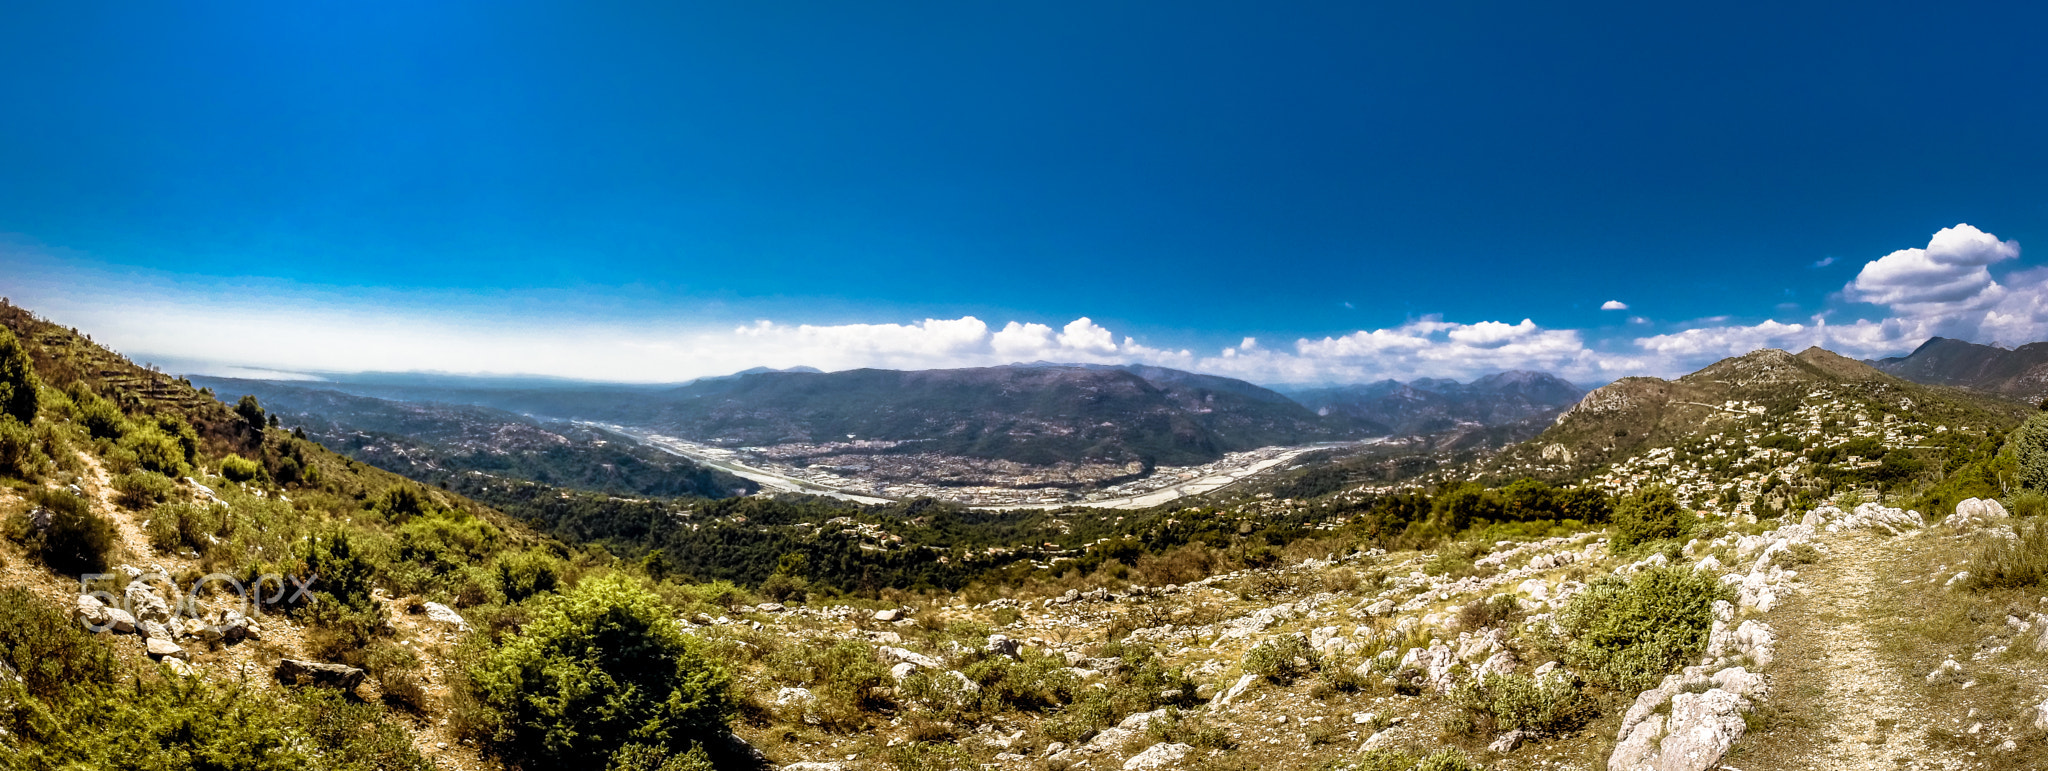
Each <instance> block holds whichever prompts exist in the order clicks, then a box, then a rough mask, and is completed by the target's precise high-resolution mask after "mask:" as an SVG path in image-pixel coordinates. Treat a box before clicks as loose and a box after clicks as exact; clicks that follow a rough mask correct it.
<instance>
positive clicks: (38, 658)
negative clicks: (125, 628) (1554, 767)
mask: <svg viewBox="0 0 2048 771" xmlns="http://www.w3.org/2000/svg"><path fill="white" fill-rule="evenodd" d="M0 662H4V663H6V664H7V665H8V666H9V667H12V668H13V670H14V671H15V672H16V673H17V674H19V675H20V676H21V682H22V686H23V687H24V688H26V689H27V690H28V693H29V695H31V696H35V697H38V698H43V699H51V698H56V697H59V696H61V695H63V694H65V693H68V692H70V691H73V690H76V689H78V688H81V687H93V686H96V685H98V684H101V683H106V682H110V681H112V680H113V677H114V667H115V660H114V654H113V651H111V650H109V649H108V648H107V646H105V645H103V644H101V643H100V641H98V640H96V639H94V638H93V636H92V635H90V634H87V633H86V631H85V629H84V628H83V627H80V626H79V625H78V624H77V623H74V622H73V621H72V620H71V618H70V617H69V616H67V615H65V614H64V613H63V612H62V611H59V610H57V609H56V608H54V607H51V606H50V605H49V604H48V603H46V602H44V601H43V600H42V599H40V598H38V597H36V596H35V595H33V594H30V593H29V592H28V590H26V589H20V588H12V587H10V588H7V589H0Z"/></svg>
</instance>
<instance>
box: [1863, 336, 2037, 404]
mask: <svg viewBox="0 0 2048 771" xmlns="http://www.w3.org/2000/svg"><path fill="white" fill-rule="evenodd" d="M1867 363H1868V364H1870V366H1872V367H1875V368H1877V369H1878V370H1879V371H1882V372H1885V373H1887V374H1891V375H1895V376H1898V377H1902V378H1905V379H1907V380H1911V381H1913V382H1915V383H1926V384H1929V385H1948V386H1961V387H1963V388H1970V389H1975V390H1979V391H1987V392H1990V393H1996V394H2003V395H2005V396H2010V397H2014V398H2019V399H2025V400H2029V401H2032V400H2035V399H2039V398H2041V397H2043V396H2048V343H2027V344H2025V345H2021V346H2019V347H2017V348H2013V349H2010V350H2008V349H2005V348H2000V347H1997V346H1992V345H1983V344H1980V343H1972V342H1969V341H1967V340H1956V339H1954V338H1947V337H1930V338H1928V339H1927V342H1924V343H1921V344H1920V347H1918V348H1915V349H1913V352H1912V353H1910V354H1907V355H1905V356H1895V357H1892V358H1888V359H1879V360H1877V361H1872V362H1867Z"/></svg>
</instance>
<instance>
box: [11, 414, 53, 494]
mask: <svg viewBox="0 0 2048 771" xmlns="http://www.w3.org/2000/svg"><path fill="white" fill-rule="evenodd" d="M37 445H38V443H37V441H36V432H35V431H33V430H30V429H29V427H28V426H25V425H22V424H21V423H20V422H17V421H16V420H15V419H14V418H11V417H7V416H4V415H0V475H5V476H10V477H15V478H17V479H35V478H37V477H40V476H42V475H43V472H44V470H45V468H46V467H48V465H49V463H50V459H49V457H48V456H45V455H44V454H43V449H42V448H41V447H39V446H37Z"/></svg>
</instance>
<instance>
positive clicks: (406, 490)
mask: <svg viewBox="0 0 2048 771" xmlns="http://www.w3.org/2000/svg"><path fill="white" fill-rule="evenodd" d="M370 509H371V510H372V511H375V512H377V513H379V514H382V515H384V519H385V520H387V521H390V522H391V523H392V524H398V525H402V524H405V523H407V522H411V521H412V520H413V519H415V518H418V517H425V516H429V515H433V514H438V513H440V511H441V505H440V504H439V503H437V502H435V501H434V499H433V497H432V496H430V495H428V494H426V493H424V492H421V491H420V489H419V488H418V487H417V486H414V485H409V484H396V485H392V486H391V487H389V488H387V489H385V490H384V492H383V494H381V495H378V496H377V500H376V502H375V503H373V504H371V505H370Z"/></svg>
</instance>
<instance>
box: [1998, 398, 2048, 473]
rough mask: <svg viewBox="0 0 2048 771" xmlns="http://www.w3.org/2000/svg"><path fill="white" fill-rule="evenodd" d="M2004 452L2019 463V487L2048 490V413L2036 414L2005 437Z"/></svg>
mask: <svg viewBox="0 0 2048 771" xmlns="http://www.w3.org/2000/svg"><path fill="white" fill-rule="evenodd" d="M2005 446H2006V450H2007V451H2008V452H2010V453H2012V455H2013V459H2014V460H2016V461H2018V463H2019V482H2020V487H2023V488H2026V489H2028V490H2048V412H2036V413H2034V414H2033V415H2030V416H2028V417H2027V420H2026V422H2024V423H2021V424H2020V425H2019V427H2018V428H2015V429H2013V430H2012V433H2011V434H2009V435H2007V436H2006V440H2005Z"/></svg>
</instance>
